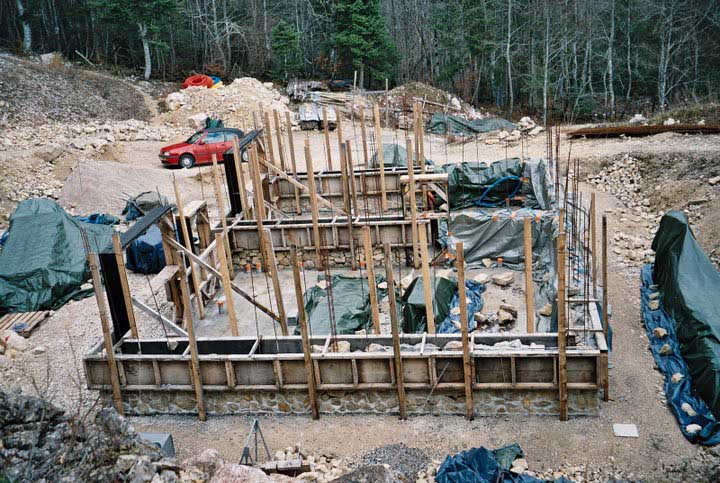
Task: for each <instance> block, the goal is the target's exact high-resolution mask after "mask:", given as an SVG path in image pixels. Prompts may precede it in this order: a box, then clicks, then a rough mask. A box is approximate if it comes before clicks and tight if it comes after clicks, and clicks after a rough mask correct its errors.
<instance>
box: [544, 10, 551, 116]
mask: <svg viewBox="0 0 720 483" xmlns="http://www.w3.org/2000/svg"><path fill="white" fill-rule="evenodd" d="M549 68H550V12H549V9H548V4H547V0H546V1H545V67H544V73H543V124H545V126H546V127H547V122H548V81H549V79H548V75H549Z"/></svg>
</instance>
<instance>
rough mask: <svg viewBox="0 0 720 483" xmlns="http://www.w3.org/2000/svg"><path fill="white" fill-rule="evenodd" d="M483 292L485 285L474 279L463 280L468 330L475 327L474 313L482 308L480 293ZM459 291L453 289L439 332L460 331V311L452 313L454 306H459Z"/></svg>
mask: <svg viewBox="0 0 720 483" xmlns="http://www.w3.org/2000/svg"><path fill="white" fill-rule="evenodd" d="M483 292H485V285H483V284H481V283H478V282H476V281H474V280H465V298H466V299H467V307H466V309H467V310H466V312H467V321H468V331H470V332H472V331H473V330H475V327H477V322H476V321H475V313H476V312H480V311H481V310H482V308H483V298H482V294H483ZM459 293H460V292H459V291H457V290H456V291H455V295H454V296H453V298H452V302H450V310H449V312H448V315H447V317H445V320H443V321H442V324H440V327H439V328H438V332H439V333H441V334H459V333H460V312H459V311H458V313H457V314H453V309H454V308H456V307H457V308H458V309H459V308H460V297H459Z"/></svg>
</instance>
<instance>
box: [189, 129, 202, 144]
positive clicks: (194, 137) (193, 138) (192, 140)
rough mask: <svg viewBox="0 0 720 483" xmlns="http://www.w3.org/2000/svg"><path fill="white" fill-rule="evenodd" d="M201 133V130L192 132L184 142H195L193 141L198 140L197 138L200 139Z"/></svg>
mask: <svg viewBox="0 0 720 483" xmlns="http://www.w3.org/2000/svg"><path fill="white" fill-rule="evenodd" d="M202 135H203V132H202V131H200V132H196V133H195V134H193V135H192V136H190V137H189V138H188V140H187V141H185V142H186V143H188V144H195V143H196V142H197V141H198V139H200V137H201V136H202Z"/></svg>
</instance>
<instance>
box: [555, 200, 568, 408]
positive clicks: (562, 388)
mask: <svg viewBox="0 0 720 483" xmlns="http://www.w3.org/2000/svg"><path fill="white" fill-rule="evenodd" d="M560 211H561V213H562V210H560ZM561 217H562V215H561ZM557 261H558V262H557V263H558V266H557V270H558V273H557V277H558V287H557V290H558V292H557V293H558V295H557V304H558V389H559V397H560V421H567V420H568V406H567V403H568V401H567V398H568V395H567V347H566V345H567V314H566V312H565V308H566V307H565V231H564V230H560V234H559V235H558V238H557Z"/></svg>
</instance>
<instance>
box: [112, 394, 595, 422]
mask: <svg viewBox="0 0 720 483" xmlns="http://www.w3.org/2000/svg"><path fill="white" fill-rule="evenodd" d="M103 397H104V399H105V404H106V405H111V404H112V399H111V397H110V394H109V393H103ZM123 401H124V406H125V413H126V414H128V415H136V416H147V415H156V414H196V413H197V405H196V403H195V393H194V392H192V391H142V392H127V391H126V392H125V393H123ZM318 402H319V405H320V413H321V414H334V415H341V414H397V412H398V403H397V393H396V392H395V391H379V390H374V391H321V392H319V393H318ZM473 402H474V405H475V415H476V416H505V415H524V416H557V415H558V414H559V411H560V408H559V401H558V397H557V391H554V390H483V391H475V392H474V393H473ZM568 407H569V411H570V415H573V416H597V415H598V407H599V404H598V392H597V391H594V390H585V391H580V390H574V391H570V392H569V394H568ZM205 408H206V411H207V412H208V413H209V414H215V415H230V414H255V413H266V414H295V415H307V414H310V402H309V399H308V396H307V393H306V392H305V391H283V392H272V391H255V392H235V391H206V392H205ZM406 411H407V413H408V414H409V415H423V414H456V415H464V414H465V396H464V394H463V393H461V392H443V391H436V392H435V393H433V395H432V396H431V397H430V398H429V399H428V394H427V391H413V390H408V391H407V392H406Z"/></svg>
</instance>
